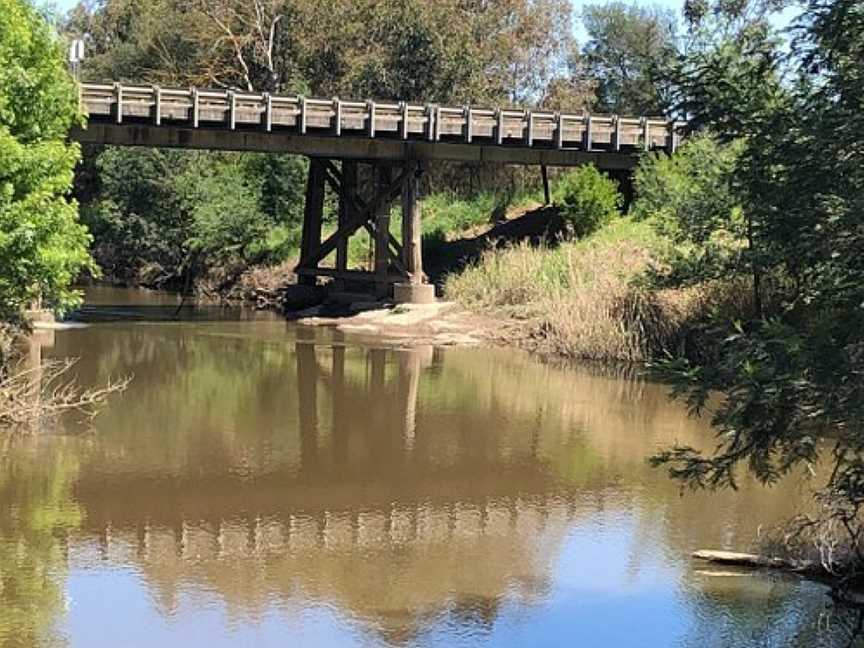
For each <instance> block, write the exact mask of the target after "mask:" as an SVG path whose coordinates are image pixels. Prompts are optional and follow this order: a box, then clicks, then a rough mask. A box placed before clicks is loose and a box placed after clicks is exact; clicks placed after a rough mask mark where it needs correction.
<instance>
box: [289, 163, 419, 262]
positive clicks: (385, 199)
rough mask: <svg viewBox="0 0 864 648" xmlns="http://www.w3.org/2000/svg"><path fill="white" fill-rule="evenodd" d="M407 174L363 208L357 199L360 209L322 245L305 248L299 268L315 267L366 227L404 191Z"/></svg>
mask: <svg viewBox="0 0 864 648" xmlns="http://www.w3.org/2000/svg"><path fill="white" fill-rule="evenodd" d="M322 167H323V163H322ZM406 174H407V171H406V170H404V169H403V170H402V171H401V173H400V174H399V175H398V176H397V178H396V179H395V180H392V181H390V182H389V183H387V184H386V185H384V186H383V187H382V188H381V189H380V190H379V191H378V192H377V193H376V195H375V196H374V197H373V198H372V200H371V201H370V202H369V203H368V204H365V205H364V206H363V208H359V204H357V201H356V200H355V201H354V202H355V204H356V206H357V207H358V209H356V210H354V211H353V213H352V214H351V217H350V218H348V219H346V222H345V223H344V224H343V225H342V226H341V227H339V229H337V230H336V231H335V232H334V233H333V234H331V235H330V236H329V237H327V240H325V241H324V242H323V243H321V244H320V245H314V244H312V245H309V246H308V248H306V249H304V250H303V251H302V256H301V259H300V263H299V264H298V266H297V268H298V269H315V268H316V267H317V265H318V263H320V262H321V260H323V259H324V258H325V257H326V256H327V255H328V254H330V253H331V252H332V251H333V250H335V249H336V247H337V245H338V244H339V243H340V242H341V241H343V240H347V239H348V237H350V236H351V235H352V234H354V233H355V232H356V231H357V230H358V229H360V228H361V227H364V226H365V224H366V223H368V221H369V220H370V219H371V218H372V217H373V216H374V215H375V214H376V213H377V211H378V210H379V209H380V208H381V206H382V205H384V204H389V203H391V202H393V201H394V200H395V199H396V198H397V196H399V194H400V193H401V191H402V185H403V183H404V181H405V179H406V177H407V176H406ZM323 176H324V179H325V180H326V178H327V176H328V174H326V173H324V174H323ZM355 198H356V196H355Z"/></svg>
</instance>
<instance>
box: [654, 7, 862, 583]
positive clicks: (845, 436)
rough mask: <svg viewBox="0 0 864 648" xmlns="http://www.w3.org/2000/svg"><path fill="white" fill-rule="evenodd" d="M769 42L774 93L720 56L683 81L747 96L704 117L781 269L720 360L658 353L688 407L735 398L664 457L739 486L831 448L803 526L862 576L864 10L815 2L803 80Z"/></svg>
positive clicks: (756, 234) (724, 94) (803, 35)
mask: <svg viewBox="0 0 864 648" xmlns="http://www.w3.org/2000/svg"><path fill="white" fill-rule="evenodd" d="M721 9H722V8H721ZM769 40H770V39H763V40H762V43H763V44H762V46H761V47H762V49H763V51H764V52H765V56H764V57H763V58H762V59H761V65H763V66H764V69H765V73H764V74H763V75H762V82H763V83H765V84H766V86H769V90H770V91H762V90H759V89H758V88H756V85H757V84H756V83H755V81H754V80H752V79H751V80H750V81H749V82H748V83H746V84H741V85H738V84H733V83H725V84H723V85H722V87H720V88H718V87H716V81H717V78H718V77H717V75H718V74H721V73H722V70H720V69H719V68H717V67H713V66H712V67H710V68H708V67H705V66H694V67H692V68H690V70H691V72H690V75H691V76H690V84H689V85H688V86H687V87H688V90H689V91H690V93H691V96H695V97H707V96H710V95H712V94H713V95H714V96H717V97H718V101H719V102H720V103H721V105H728V106H734V105H736V104H737V105H738V108H737V112H736V113H735V115H736V118H735V120H734V121H729V122H724V121H722V118H714V117H713V112H712V109H709V108H707V107H706V108H705V109H704V110H703V111H701V113H700V114H697V115H696V117H697V119H698V120H699V122H700V123H707V124H712V122H714V121H716V122H717V123H718V124H721V125H722V124H727V125H729V127H730V130H733V131H734V130H736V129H737V133H735V134H736V135H740V136H743V138H744V147H743V150H742V152H741V156H740V160H739V163H738V168H737V172H736V177H737V182H738V186H739V187H740V196H741V200H742V207H743V209H744V210H745V212H746V213H748V214H749V215H750V219H751V227H750V231H749V232H748V235H749V237H750V239H751V241H753V243H754V245H753V248H752V250H753V261H754V262H755V263H758V265H759V266H760V267H761V268H762V269H763V270H764V271H765V272H772V273H775V274H778V275H781V276H784V277H786V278H788V281H787V282H786V283H782V284H780V286H778V287H776V288H775V290H777V291H778V294H775V295H773V296H772V297H773V298H772V300H771V303H772V304H773V307H772V308H770V309H765V311H764V317H757V318H754V319H753V320H750V321H742V322H737V323H733V324H731V325H730V324H729V323H725V322H717V323H716V328H715V330H714V332H713V333H712V334H711V339H712V340H713V342H714V344H715V345H716V347H717V348H718V353H717V358H720V361H719V362H715V363H705V364H700V363H694V362H690V361H687V360H686V359H682V358H677V359H672V360H670V361H668V362H665V363H662V365H661V367H662V369H663V370H664V372H665V374H666V375H667V376H669V377H670V378H671V379H672V380H673V381H674V384H675V387H676V390H677V392H678V393H679V394H680V395H682V396H683V397H686V398H687V399H688V402H689V403H690V405H691V406H692V407H693V408H694V410H696V411H702V410H703V409H704V408H705V407H706V405H707V403H708V398H709V395H710V394H712V393H716V392H717V391H722V392H724V393H725V394H726V398H725V399H724V400H723V401H722V403H721V404H720V405H719V407H717V408H716V409H715V410H714V413H713V422H714V425H715V427H716V429H717V431H718V435H719V439H720V444H719V447H718V448H717V450H716V452H714V453H709V454H703V453H701V452H699V451H697V450H695V449H692V448H672V449H670V450H668V451H666V452H664V453H662V454H661V455H659V456H658V457H656V460H657V461H658V462H659V463H665V464H667V465H669V466H670V469H671V472H672V474H673V475H674V476H676V477H678V478H680V479H682V480H684V482H685V483H687V484H690V485H692V486H710V487H717V486H734V485H735V483H736V468H737V467H738V466H740V465H742V464H744V465H746V466H747V467H749V469H750V470H751V471H752V472H753V473H754V474H755V475H756V476H757V477H758V478H760V479H761V480H763V481H765V482H767V483H770V482H773V481H775V480H777V479H778V478H779V477H781V476H782V475H784V474H786V473H788V472H789V471H791V470H792V469H793V468H795V467H796V466H799V465H801V464H802V463H806V464H811V463H813V462H815V461H816V460H817V459H818V458H820V457H825V458H826V459H827V460H828V461H829V462H830V466H831V470H830V471H829V476H828V479H827V483H826V484H825V490H824V492H823V493H822V497H821V500H820V501H821V502H823V503H825V504H826V509H825V510H826V513H827V517H825V518H822V519H821V520H813V521H811V522H812V523H808V524H807V525H806V526H804V527H801V528H806V529H809V530H810V531H808V533H811V534H812V538H813V539H814V540H816V541H821V540H820V538H821V539H822V540H824V538H826V537H828V538H832V539H836V540H837V541H838V542H840V543H841V545H842V546H843V548H844V549H845V550H836V551H835V550H832V556H833V557H832V558H831V560H830V564H829V567H830V568H832V569H838V570H846V571H847V573H848V574H850V576H851V577H852V578H857V577H859V576H860V575H861V574H862V572H864V559H862V558H861V556H862V547H861V541H862V537H864V526H862V524H861V520H862V517H861V506H862V504H864V435H862V431H864V283H862V281H861V276H862V272H864V255H862V254H861V250H862V249H864V116H862V115H864V113H862V110H861V108H862V104H864V77H862V73H861V70H862V69H864V6H862V5H861V3H860V2H857V1H855V0H833V1H827V0H811V1H810V2H808V3H807V5H806V8H805V11H804V14H803V15H802V16H801V18H800V19H799V21H798V28H797V34H796V38H795V40H794V41H793V44H792V55H793V57H794V61H795V63H796V68H797V69H796V70H795V75H796V78H795V80H794V83H793V82H791V81H790V82H789V83H786V84H779V83H777V82H776V81H775V80H776V79H777V78H778V76H779V75H780V70H779V69H778V65H779V64H778V63H777V62H778V61H779V59H780V57H779V55H778V53H777V52H772V51H770V47H769V46H768V42H769ZM756 41H758V38H757V37H754V42H756ZM737 47H738V44H734V43H729V42H723V43H720V44H718V45H717V46H716V47H715V49H714V50H706V51H705V52H700V53H699V54H698V56H699V57H700V58H701V59H702V60H714V59H713V57H714V56H715V54H716V55H718V56H719V57H721V58H722V57H727V56H730V55H731V54H730V53H734V52H735V51H736V48H737ZM737 51H739V52H743V51H744V50H741V49H738V50H737ZM752 64H753V61H733V65H731V66H729V70H730V72H731V73H732V74H733V78H737V71H739V70H741V69H743V68H746V67H747V66H750V65H752ZM756 69H760V68H756ZM706 86H714V87H706ZM698 103H699V102H694V104H693V105H698ZM718 127H719V126H718Z"/></svg>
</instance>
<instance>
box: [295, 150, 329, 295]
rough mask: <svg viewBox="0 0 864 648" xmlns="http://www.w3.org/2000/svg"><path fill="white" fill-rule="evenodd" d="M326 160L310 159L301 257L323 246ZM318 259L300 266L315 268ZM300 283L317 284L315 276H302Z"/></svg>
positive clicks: (303, 257)
mask: <svg viewBox="0 0 864 648" xmlns="http://www.w3.org/2000/svg"><path fill="white" fill-rule="evenodd" d="M324 174H325V171H324V162H323V161H322V160H319V159H317V158H311V159H310V160H309V174H308V177H307V180H306V203H305V205H304V206H303V231H302V238H301V240H300V258H301V259H308V258H309V257H310V256H311V254H312V252H313V251H314V250H316V249H318V248H319V247H320V246H321V227H322V225H323V221H324ZM317 266H318V260H316V261H314V263H310V264H309V265H306V264H303V263H302V262H301V264H300V267H303V268H306V269H314V268H316V267H317ZM299 283H300V284H301V285H306V286H310V285H311V286H314V285H315V277H314V276H308V275H306V276H301V277H299Z"/></svg>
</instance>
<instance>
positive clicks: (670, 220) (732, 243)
mask: <svg viewBox="0 0 864 648" xmlns="http://www.w3.org/2000/svg"><path fill="white" fill-rule="evenodd" d="M740 154H741V143H740V142H735V143H732V144H725V145H724V144H720V143H719V142H718V141H717V140H716V139H714V138H713V137H711V136H710V135H697V136H694V137H693V138H692V139H690V140H689V141H688V142H687V143H685V144H684V146H682V147H681V148H680V149H679V150H678V152H677V153H676V154H675V155H673V156H671V157H670V156H669V155H667V154H665V153H651V154H649V155H646V156H645V157H643V158H642V160H641V161H640V163H639V166H638V167H637V169H636V173H635V176H634V188H635V191H636V201H635V202H634V204H633V209H632V211H631V213H632V215H633V217H634V218H635V219H637V220H645V221H649V222H650V223H651V224H652V225H653V227H654V228H655V230H656V231H657V233H658V234H659V235H660V236H662V237H664V238H667V239H668V240H669V241H670V242H671V245H670V246H669V249H668V251H667V254H666V255H665V258H664V259H663V261H664V262H665V265H666V266H667V268H668V270H667V272H666V273H665V275H664V276H663V280H664V281H665V282H666V283H669V284H673V285H674V284H682V283H694V282H696V283H698V282H699V281H703V280H706V279H717V278H721V277H725V276H728V275H730V274H735V273H736V271H738V270H740V269H742V267H743V257H742V255H743V251H744V249H745V233H746V222H745V219H744V214H743V211H742V210H741V207H740V201H739V197H738V195H737V192H736V190H735V183H734V173H735V166H736V164H737V161H738V159H739V157H740Z"/></svg>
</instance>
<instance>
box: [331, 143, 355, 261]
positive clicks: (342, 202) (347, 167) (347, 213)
mask: <svg viewBox="0 0 864 648" xmlns="http://www.w3.org/2000/svg"><path fill="white" fill-rule="evenodd" d="M339 189H340V191H339V228H340V229H341V228H342V227H344V226H345V225H346V224H347V223H348V221H349V220H350V219H351V216H352V214H351V204H352V202H351V201H352V200H353V199H354V194H355V193H356V192H357V163H356V162H354V161H353V160H343V161H342V186H341V187H340V188H339ZM336 269H337V270H347V269H348V238H347V237H345V238H343V239H342V240H341V241H339V243H338V245H337V246H336Z"/></svg>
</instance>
